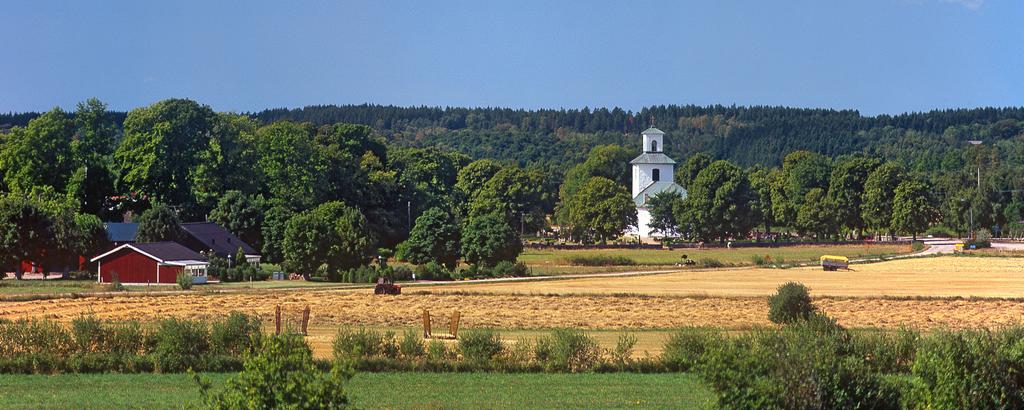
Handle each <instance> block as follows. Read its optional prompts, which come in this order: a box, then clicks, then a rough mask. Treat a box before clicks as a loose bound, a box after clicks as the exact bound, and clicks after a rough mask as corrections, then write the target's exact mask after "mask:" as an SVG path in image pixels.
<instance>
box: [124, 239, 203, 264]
mask: <svg viewBox="0 0 1024 410" xmlns="http://www.w3.org/2000/svg"><path fill="white" fill-rule="evenodd" d="M132 246H133V247H135V248H137V249H138V250H140V251H143V252H145V253H148V254H150V255H153V256H156V257H157V258H160V259H163V260H165V261H188V260H192V261H205V260H206V257H205V256H203V255H200V254H199V252H196V251H193V250H191V249H189V248H186V247H185V246H184V245H182V244H180V243H177V242H149V243H133V244H132Z"/></svg>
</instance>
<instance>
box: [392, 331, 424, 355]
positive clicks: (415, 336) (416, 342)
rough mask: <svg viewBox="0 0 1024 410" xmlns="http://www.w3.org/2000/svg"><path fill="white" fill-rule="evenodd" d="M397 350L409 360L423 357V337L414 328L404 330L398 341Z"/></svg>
mask: <svg viewBox="0 0 1024 410" xmlns="http://www.w3.org/2000/svg"><path fill="white" fill-rule="evenodd" d="M398 351H399V352H400V353H401V354H402V357H404V358H406V359H410V360H415V359H419V358H421V357H423V355H424V354H426V351H425V350H424V347H423V337H422V336H421V335H420V334H419V333H418V332H416V331H415V330H412V329H408V330H406V331H405V333H404V334H403V335H402V341H401V342H399V343H398Z"/></svg>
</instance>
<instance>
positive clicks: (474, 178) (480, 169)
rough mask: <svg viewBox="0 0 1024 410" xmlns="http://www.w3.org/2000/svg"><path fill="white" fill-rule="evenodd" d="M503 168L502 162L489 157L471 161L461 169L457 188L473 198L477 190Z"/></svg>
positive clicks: (456, 184)
mask: <svg viewBox="0 0 1024 410" xmlns="http://www.w3.org/2000/svg"><path fill="white" fill-rule="evenodd" d="M502 169H503V167H502V166H501V163H499V162H498V161H495V160H493V159H489V158H484V159H478V160H476V161H473V162H470V163H469V165H466V166H465V167H464V168H462V169H460V170H459V173H458V176H457V177H456V182H455V189H458V190H459V191H460V192H462V194H463V195H464V196H465V197H466V198H467V199H468V198H472V197H473V195H475V194H476V191H479V190H480V188H483V187H484V184H486V183H487V181H489V180H490V179H491V177H493V176H494V174H497V173H498V171H501V170H502Z"/></svg>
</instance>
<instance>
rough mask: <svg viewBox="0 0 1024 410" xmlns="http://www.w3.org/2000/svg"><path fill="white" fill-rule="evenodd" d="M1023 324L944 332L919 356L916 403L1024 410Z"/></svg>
mask: <svg viewBox="0 0 1024 410" xmlns="http://www.w3.org/2000/svg"><path fill="white" fill-rule="evenodd" d="M1022 330H1024V329H1020V328H1015V329H1010V330H1008V331H1004V332H992V331H988V330H965V331H958V332H949V331H939V332H936V333H934V334H932V335H931V336H930V337H927V338H925V339H923V340H922V341H921V343H920V345H919V346H918V349H917V356H916V358H915V360H914V366H913V374H914V376H916V377H917V379H918V380H919V382H918V383H916V384H915V385H914V390H913V392H912V394H911V395H910V396H911V400H910V401H911V402H912V403H911V405H912V406H914V407H916V408H938V409H953V408H957V409H996V408H1002V409H1008V408H1024V378H1022V375H1024V339H1022V338H1021V336H1024V335H1022V333H1024V332H1022Z"/></svg>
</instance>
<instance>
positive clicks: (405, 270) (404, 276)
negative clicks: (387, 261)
mask: <svg viewBox="0 0 1024 410" xmlns="http://www.w3.org/2000/svg"><path fill="white" fill-rule="evenodd" d="M391 278H393V279H394V280H412V269H410V268H409V267H408V266H405V265H400V266H395V267H394V268H392V270H391Z"/></svg>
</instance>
